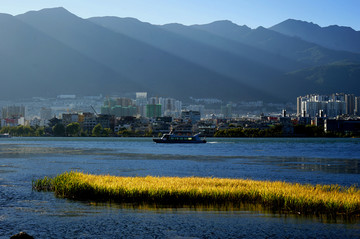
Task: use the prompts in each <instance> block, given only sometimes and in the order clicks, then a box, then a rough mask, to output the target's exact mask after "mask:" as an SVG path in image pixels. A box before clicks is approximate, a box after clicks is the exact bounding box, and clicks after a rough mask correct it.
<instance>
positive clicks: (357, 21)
mask: <svg viewBox="0 0 360 239" xmlns="http://www.w3.org/2000/svg"><path fill="white" fill-rule="evenodd" d="M0 6H1V8H0V12H1V13H8V14H11V15H17V14H22V13H25V12H28V11H31V10H40V9H43V8H53V7H64V8H66V9H67V10H69V11H70V12H72V13H74V14H76V15H77V16H80V17H82V18H89V17H94V16H118V17H134V18H137V19H139V20H141V21H145V22H150V23H152V24H166V23H174V22H176V23H182V24H185V25H191V24H204V23H209V22H213V21H217V20H224V19H226V20H230V21H232V22H234V23H236V24H239V25H244V24H245V25H247V26H249V27H251V28H256V27H258V26H263V27H271V26H273V25H275V24H277V23H279V22H281V21H284V20H286V19H289V18H292V19H298V20H304V21H307V22H314V23H316V24H318V25H320V26H322V27H325V26H329V25H339V26H349V27H352V28H353V29H354V30H357V31H359V30H360V14H359V9H360V1H359V0H346V1H343V0H316V1H314V0H292V1H289V0H251V1H249V0H221V1H220V0H215V1H205V0H191V1H183V0H121V1H119V0H106V1H100V0H76V1H74V0H51V1H49V0H36V1H29V0H0Z"/></svg>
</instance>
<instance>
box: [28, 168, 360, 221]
mask: <svg viewBox="0 0 360 239" xmlns="http://www.w3.org/2000/svg"><path fill="white" fill-rule="evenodd" d="M33 189H34V190H38V191H54V192H55V194H56V195H57V196H59V197H63V198H71V199H78V200H94V201H111V202H124V203H150V204H152V203H154V204H160V205H172V206H182V205H219V206H221V205H226V204H228V205H232V206H234V207H236V205H240V204H243V203H250V204H261V205H262V206H264V207H266V208H269V209H272V210H277V211H286V212H293V213H303V214H332V215H337V214H343V215H344V214H345V215H356V216H359V215H360V190H359V189H358V188H357V187H355V186H352V187H341V186H338V185H316V186H314V185H302V184H299V183H286V182H279V181H275V182H273V181H255V180H248V179H246V180H245V179H223V178H212V177H210V178H199V177H186V178H180V177H152V176H147V177H115V176H110V175H90V174H85V173H80V172H65V173H63V174H60V175H58V176H56V177H54V178H48V177H45V178H44V179H39V180H36V181H34V182H33Z"/></svg>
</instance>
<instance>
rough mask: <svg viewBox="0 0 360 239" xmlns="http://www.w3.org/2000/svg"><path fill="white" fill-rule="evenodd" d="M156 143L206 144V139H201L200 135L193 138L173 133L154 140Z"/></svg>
mask: <svg viewBox="0 0 360 239" xmlns="http://www.w3.org/2000/svg"><path fill="white" fill-rule="evenodd" d="M153 141H154V142H156V143H167V144H174V143H175V144H178V143H181V144H184V143H185V144H199V143H206V140H205V139H201V138H200V133H199V134H195V135H192V136H187V135H179V134H174V133H172V132H170V133H168V134H164V135H163V136H162V137H161V138H157V139H153Z"/></svg>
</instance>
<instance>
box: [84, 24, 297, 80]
mask: <svg viewBox="0 0 360 239" xmlns="http://www.w3.org/2000/svg"><path fill="white" fill-rule="evenodd" d="M88 20H90V21H92V22H94V23H97V24H99V25H101V26H104V27H106V28H109V29H111V30H114V31H116V32H119V33H122V34H124V35H127V36H130V37H132V38H136V39H137V40H139V41H143V42H146V43H148V44H150V45H152V46H155V47H157V48H160V49H162V50H165V51H167V52H169V53H171V54H174V55H177V56H180V57H182V58H186V59H192V60H193V61H195V62H196V63H197V64H203V65H204V66H205V67H208V68H214V67H216V68H220V69H221V67H224V68H226V65H227V64H228V63H229V61H230V60H232V61H239V62H240V63H241V64H238V66H237V68H239V66H240V67H241V66H242V64H244V63H245V61H246V64H247V65H250V64H252V65H257V66H256V67H261V68H269V69H271V70H272V71H288V70H289V69H296V68H299V64H298V63H295V62H292V61H291V60H289V59H287V58H281V57H279V56H277V55H275V54H272V53H269V52H267V51H264V50H260V49H258V48H256V47H252V46H249V45H244V44H242V43H239V42H236V41H233V40H229V39H226V38H224V37H221V36H218V35H215V34H212V33H209V32H206V31H202V30H197V29H195V28H192V27H186V26H183V25H180V24H170V25H174V26H175V27H177V28H179V29H181V30H182V31H183V32H182V33H181V34H178V32H177V31H172V30H171V28H170V27H169V28H170V31H169V29H168V26H169V25H165V26H155V25H151V24H149V23H143V22H140V21H138V20H136V19H132V18H118V17H94V18H90V19H88ZM186 31H187V32H188V34H184V32H186ZM220 58H221V59H220ZM227 58H229V59H227ZM211 60H216V61H217V62H216V65H213V64H212V63H211ZM220 64H224V65H223V66H222V65H220ZM244 68H245V67H244ZM229 71H231V70H230V69H225V70H224V72H223V73H229ZM242 72H243V71H242ZM237 76H238V75H237Z"/></svg>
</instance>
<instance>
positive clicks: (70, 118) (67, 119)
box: [62, 113, 79, 126]
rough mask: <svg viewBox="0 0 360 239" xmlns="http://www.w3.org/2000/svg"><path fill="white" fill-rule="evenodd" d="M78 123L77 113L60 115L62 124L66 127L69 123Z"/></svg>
mask: <svg viewBox="0 0 360 239" xmlns="http://www.w3.org/2000/svg"><path fill="white" fill-rule="evenodd" d="M76 122H79V114H78V113H66V114H62V124H63V125H64V126H67V125H69V124H71V123H76Z"/></svg>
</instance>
